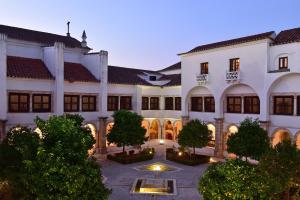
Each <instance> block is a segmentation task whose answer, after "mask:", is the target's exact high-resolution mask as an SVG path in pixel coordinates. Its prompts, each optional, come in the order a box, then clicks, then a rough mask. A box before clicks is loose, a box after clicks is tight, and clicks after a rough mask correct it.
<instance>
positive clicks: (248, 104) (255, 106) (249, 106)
mask: <svg viewBox="0 0 300 200" xmlns="http://www.w3.org/2000/svg"><path fill="white" fill-rule="evenodd" d="M244 113H247V114H259V113H260V102H259V98H258V96H249V97H244Z"/></svg>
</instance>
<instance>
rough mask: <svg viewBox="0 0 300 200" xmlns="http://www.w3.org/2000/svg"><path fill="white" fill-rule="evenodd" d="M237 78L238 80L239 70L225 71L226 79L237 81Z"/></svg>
mask: <svg viewBox="0 0 300 200" xmlns="http://www.w3.org/2000/svg"><path fill="white" fill-rule="evenodd" d="M239 80H240V71H227V72H226V81H239Z"/></svg>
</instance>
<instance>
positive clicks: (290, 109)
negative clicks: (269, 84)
mask: <svg viewBox="0 0 300 200" xmlns="http://www.w3.org/2000/svg"><path fill="white" fill-rule="evenodd" d="M293 113H294V97H293V96H275V97H274V114H276V115H293Z"/></svg>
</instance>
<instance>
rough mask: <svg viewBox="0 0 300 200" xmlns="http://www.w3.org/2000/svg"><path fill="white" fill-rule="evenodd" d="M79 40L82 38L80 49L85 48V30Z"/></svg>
mask: <svg viewBox="0 0 300 200" xmlns="http://www.w3.org/2000/svg"><path fill="white" fill-rule="evenodd" d="M81 38H82V41H81V46H82V47H87V43H86V38H87V37H86V33H85V30H84V31H83V33H82V36H81Z"/></svg>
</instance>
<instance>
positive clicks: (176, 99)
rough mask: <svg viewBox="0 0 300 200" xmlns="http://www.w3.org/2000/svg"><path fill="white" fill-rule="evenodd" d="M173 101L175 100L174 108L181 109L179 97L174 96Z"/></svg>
mask: <svg viewBox="0 0 300 200" xmlns="http://www.w3.org/2000/svg"><path fill="white" fill-rule="evenodd" d="M174 102H175V106H174V109H175V110H181V97H175V99H174Z"/></svg>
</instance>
